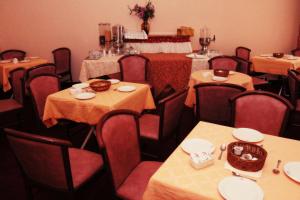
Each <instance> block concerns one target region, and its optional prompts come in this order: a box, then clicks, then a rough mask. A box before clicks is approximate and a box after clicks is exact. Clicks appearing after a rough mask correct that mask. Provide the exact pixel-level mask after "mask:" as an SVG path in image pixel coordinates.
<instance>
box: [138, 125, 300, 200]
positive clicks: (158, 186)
mask: <svg viewBox="0 0 300 200" xmlns="http://www.w3.org/2000/svg"><path fill="white" fill-rule="evenodd" d="M233 130H234V128H232V127H226V126H221V125H216V124H211V123H206V122H199V123H198V125H197V126H196V127H195V128H194V129H193V130H192V131H191V133H190V134H189V135H188V136H187V138H186V139H185V140H187V139H190V138H202V139H205V140H208V141H209V142H211V143H212V144H213V145H214V146H215V152H214V154H215V155H214V157H217V156H218V154H219V153H220V150H219V147H220V145H221V144H223V143H226V144H229V143H231V142H233V141H236V139H235V138H234V137H233V136H232V131H233ZM261 144H263V148H264V149H266V151H267V152H268V156H267V159H266V162H265V165H264V167H263V169H262V175H261V177H260V178H258V179H257V181H256V182H255V183H257V185H258V186H259V187H260V188H261V189H262V191H263V193H264V199H266V200H268V199H270V200H273V199H289V200H298V199H300V189H299V188H300V183H298V182H296V181H293V180H292V179H291V178H289V177H288V176H287V175H286V174H285V173H284V172H283V170H282V166H283V165H285V164H286V163H287V162H290V161H300V158H299V151H300V142H299V141H296V140H290V139H285V138H281V137H276V136H271V135H264V140H263V141H262V142H261ZM278 159H281V160H282V164H281V166H280V167H279V170H280V173H279V174H274V173H273V172H272V169H273V168H275V167H276V163H277V160H278ZM225 162H226V152H225V153H224V154H223V157H222V159H221V160H217V159H216V158H215V159H214V164H213V165H212V166H208V167H206V168H203V169H199V170H196V169H194V168H193V167H192V166H191V165H190V157H189V155H188V154H187V153H185V152H184V151H183V150H182V148H181V147H180V146H179V147H177V149H176V150H175V151H174V152H173V153H172V154H171V156H170V157H169V158H168V159H167V160H166V161H165V162H164V163H163V165H162V166H161V167H160V168H159V169H158V171H157V172H156V173H155V174H154V175H153V176H152V177H151V179H150V181H149V183H148V186H147V188H146V191H145V193H144V196H143V199H144V200H161V199H172V200H182V199H184V200H199V199H202V200H211V199H223V198H222V196H221V194H220V192H219V191H218V184H219V183H220V181H221V180H223V179H224V178H225V177H228V176H232V172H231V171H230V170H228V169H225V168H224V164H225ZM241 179H243V178H241ZM246 180H248V181H252V180H249V179H246ZM246 180H245V181H246ZM227 187H230V186H229V185H228V186H227ZM227 189H229V190H231V191H234V190H239V188H227ZM243 195H245V199H247V198H246V197H247V196H248V195H249V194H243ZM248 199H249V198H248ZM255 199H260V198H255Z"/></svg>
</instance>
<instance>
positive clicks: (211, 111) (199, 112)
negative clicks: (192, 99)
mask: <svg viewBox="0 0 300 200" xmlns="http://www.w3.org/2000/svg"><path fill="white" fill-rule="evenodd" d="M194 88H195V91H196V118H197V120H198V121H200V120H202V121H208V122H212V123H217V124H223V125H230V124H231V105H230V102H229V99H230V98H231V97H233V96H234V95H236V94H239V93H241V92H244V91H245V90H246V89H245V88H244V87H242V86H239V85H234V84H229V83H200V84H198V85H195V86H194Z"/></svg>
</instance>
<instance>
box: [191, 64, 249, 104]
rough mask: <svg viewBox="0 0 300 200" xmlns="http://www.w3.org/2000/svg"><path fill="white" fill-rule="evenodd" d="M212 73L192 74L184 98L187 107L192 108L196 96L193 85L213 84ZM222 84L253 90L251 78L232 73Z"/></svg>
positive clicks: (206, 71) (210, 71)
mask: <svg viewBox="0 0 300 200" xmlns="http://www.w3.org/2000/svg"><path fill="white" fill-rule="evenodd" d="M212 76H213V71H212V70H199V71H196V72H194V73H192V75H191V78H190V81H189V86H190V88H189V92H188V96H187V98H186V101H185V104H186V105H187V106H189V107H193V105H194V104H195V103H196V95H195V89H194V85H196V84H199V83H209V82H215V81H213V80H212ZM224 83H232V84H236V85H240V86H243V87H245V88H246V89H247V90H254V87H253V82H252V78H251V77H250V76H248V75H247V74H243V73H239V72H234V74H232V75H229V76H228V80H227V81H224Z"/></svg>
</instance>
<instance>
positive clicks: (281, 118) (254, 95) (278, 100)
mask: <svg viewBox="0 0 300 200" xmlns="http://www.w3.org/2000/svg"><path fill="white" fill-rule="evenodd" d="M230 100H231V102H232V108H233V122H234V123H233V125H234V127H238V128H240V127H245V128H252V129H256V130H258V131H260V132H262V133H265V134H270V135H277V136H281V135H282V134H283V131H284V130H285V126H286V123H287V120H288V117H289V113H290V110H292V109H293V106H292V104H291V103H290V102H289V101H288V100H286V99H284V98H283V97H281V96H279V95H277V94H274V93H271V92H265V91H247V92H243V93H241V94H238V95H236V96H234V97H232V98H231V99H230Z"/></svg>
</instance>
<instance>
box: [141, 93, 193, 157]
mask: <svg viewBox="0 0 300 200" xmlns="http://www.w3.org/2000/svg"><path fill="white" fill-rule="evenodd" d="M187 92H188V89H187V88H186V89H184V90H182V91H180V92H176V93H174V94H172V95H170V96H168V97H166V98H164V99H162V100H160V101H159V102H158V105H157V112H158V114H150V113H145V114H143V115H141V117H140V119H139V123H140V134H141V137H142V138H143V139H144V140H145V141H143V142H147V141H149V142H151V143H153V142H154V143H155V144H158V148H156V150H157V151H158V152H155V153H150V155H152V156H155V157H158V158H159V159H162V156H161V154H160V153H161V152H160V151H159V148H160V147H162V146H163V142H165V141H166V140H167V139H170V138H171V137H174V136H175V139H176V140H177V139H178V138H177V137H176V136H177V135H175V134H174V133H175V131H176V129H178V127H179V124H180V119H181V115H182V112H183V109H184V102H185V99H186V96H187ZM145 153H149V152H145Z"/></svg>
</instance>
